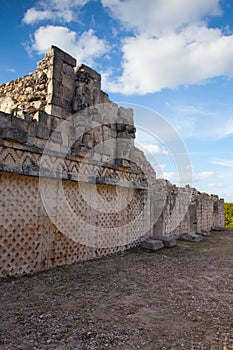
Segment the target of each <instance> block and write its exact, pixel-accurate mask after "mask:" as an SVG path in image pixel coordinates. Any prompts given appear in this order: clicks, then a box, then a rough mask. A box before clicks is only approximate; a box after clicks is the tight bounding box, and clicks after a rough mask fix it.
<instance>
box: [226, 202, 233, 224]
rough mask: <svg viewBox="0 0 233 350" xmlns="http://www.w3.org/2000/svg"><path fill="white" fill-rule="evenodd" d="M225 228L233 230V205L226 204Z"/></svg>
mask: <svg viewBox="0 0 233 350" xmlns="http://www.w3.org/2000/svg"><path fill="white" fill-rule="evenodd" d="M224 217H225V227H228V228H233V203H224Z"/></svg>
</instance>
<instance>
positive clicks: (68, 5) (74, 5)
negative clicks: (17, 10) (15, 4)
mask: <svg viewBox="0 0 233 350" xmlns="http://www.w3.org/2000/svg"><path fill="white" fill-rule="evenodd" d="M87 2H88V0H62V1H60V0H50V1H44V0H42V1H38V2H37V4H36V5H35V7H31V8H30V9H28V10H27V11H26V13H25V15H24V18H23V22H24V23H25V24H34V23H36V22H39V21H44V20H53V21H55V20H58V21H63V22H71V21H72V20H74V19H75V18H76V16H77V10H78V9H79V8H81V7H82V6H84V5H85V4H86V3H87Z"/></svg>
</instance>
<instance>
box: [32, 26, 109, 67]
mask: <svg viewBox="0 0 233 350" xmlns="http://www.w3.org/2000/svg"><path fill="white" fill-rule="evenodd" d="M51 45H55V46H58V47H60V48H61V49H63V50H64V51H66V52H68V53H70V54H71V55H73V56H74V57H75V58H77V60H78V63H79V64H80V63H86V64H88V65H93V64H94V60H95V59H96V58H97V57H100V56H102V55H103V54H104V53H105V52H106V51H107V45H106V43H105V41H104V40H102V39H99V38H98V37H97V36H96V35H95V34H94V32H93V30H91V29H90V30H89V31H87V32H83V33H82V35H81V36H80V37H77V34H76V33H75V32H73V31H71V30H70V29H69V28H67V27H62V26H51V25H49V26H42V27H40V28H39V29H38V30H37V31H36V32H35V34H34V40H33V43H32V45H31V47H30V48H29V50H30V51H35V52H37V53H39V54H43V53H44V52H45V51H46V49H48V48H49V47H50V46H51Z"/></svg>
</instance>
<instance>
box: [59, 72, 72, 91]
mask: <svg viewBox="0 0 233 350" xmlns="http://www.w3.org/2000/svg"><path fill="white" fill-rule="evenodd" d="M62 85H63V86H65V87H66V88H68V89H69V90H71V91H72V92H73V91H74V87H75V82H74V79H72V78H71V77H69V76H66V75H64V76H63V79H62Z"/></svg>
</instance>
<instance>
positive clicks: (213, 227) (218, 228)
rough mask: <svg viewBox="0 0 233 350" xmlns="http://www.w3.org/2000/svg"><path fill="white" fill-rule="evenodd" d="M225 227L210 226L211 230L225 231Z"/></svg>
mask: <svg viewBox="0 0 233 350" xmlns="http://www.w3.org/2000/svg"><path fill="white" fill-rule="evenodd" d="M225 230H226V229H225V227H223V226H212V227H211V231H225Z"/></svg>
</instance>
